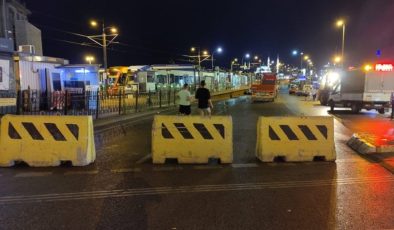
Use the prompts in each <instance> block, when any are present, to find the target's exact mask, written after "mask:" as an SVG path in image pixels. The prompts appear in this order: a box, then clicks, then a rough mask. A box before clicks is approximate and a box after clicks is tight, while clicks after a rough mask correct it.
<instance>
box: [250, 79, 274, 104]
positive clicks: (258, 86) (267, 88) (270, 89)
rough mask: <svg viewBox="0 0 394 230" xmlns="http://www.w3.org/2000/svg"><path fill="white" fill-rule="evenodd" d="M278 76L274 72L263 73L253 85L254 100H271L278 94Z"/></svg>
mask: <svg viewBox="0 0 394 230" xmlns="http://www.w3.org/2000/svg"><path fill="white" fill-rule="evenodd" d="M277 91H278V87H277V77H276V74H274V73H263V75H262V76H261V78H260V79H257V81H256V82H254V84H252V86H251V92H252V101H253V102H254V101H271V102H273V101H274V100H275V98H276V96H277Z"/></svg>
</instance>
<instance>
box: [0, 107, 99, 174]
mask: <svg viewBox="0 0 394 230" xmlns="http://www.w3.org/2000/svg"><path fill="white" fill-rule="evenodd" d="M95 159H96V150H95V144H94V133H93V120H92V117H90V116H15V115H6V116H4V117H3V118H2V119H1V130H0V166H1V167H10V166H13V165H14V164H15V162H19V161H23V162H25V163H27V164H28V165H29V166H33V167H44V166H58V165H60V164H61V163H62V162H71V163H72V165H73V166H85V165H88V164H90V163H92V162H94V161H95Z"/></svg>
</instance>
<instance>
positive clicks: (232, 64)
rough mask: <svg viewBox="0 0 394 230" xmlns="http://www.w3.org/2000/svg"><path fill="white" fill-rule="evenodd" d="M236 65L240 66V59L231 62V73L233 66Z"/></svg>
mask: <svg viewBox="0 0 394 230" xmlns="http://www.w3.org/2000/svg"><path fill="white" fill-rule="evenodd" d="M234 65H239V64H238V58H234V60H233V61H231V68H230V72H233V66H234Z"/></svg>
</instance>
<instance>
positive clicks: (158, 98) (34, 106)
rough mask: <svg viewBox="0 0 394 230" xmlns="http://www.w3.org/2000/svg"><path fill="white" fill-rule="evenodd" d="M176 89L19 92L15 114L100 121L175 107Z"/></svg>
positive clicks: (176, 101) (176, 100)
mask: <svg viewBox="0 0 394 230" xmlns="http://www.w3.org/2000/svg"><path fill="white" fill-rule="evenodd" d="M178 91H179V89H174V88H169V89H165V88H162V89H158V91H156V92H147V93H139V92H137V91H134V92H127V93H126V92H125V91H119V93H118V94H112V95H110V94H104V93H103V92H102V91H85V92H70V91H67V90H66V91H55V92H52V93H48V92H41V91H39V90H24V91H22V92H19V93H18V103H17V108H16V113H17V114H22V115H91V116H93V118H95V119H97V118H101V117H107V116H114V115H125V114H130V113H136V112H141V111H147V110H151V109H158V108H167V107H174V106H176V105H177V103H178V98H177V94H178Z"/></svg>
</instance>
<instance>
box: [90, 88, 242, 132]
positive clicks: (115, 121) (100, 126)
mask: <svg viewBox="0 0 394 230" xmlns="http://www.w3.org/2000/svg"><path fill="white" fill-rule="evenodd" d="M244 90H245V88H240V89H233V90H226V91H222V92H216V93H212V97H217V96H221V95H227V94H232V93H238V92H242V91H244ZM236 96H239V95H238V94H236ZM226 99H228V98H218V99H217V100H215V101H221V100H226ZM177 109H178V106H177V105H173V106H170V107H164V108H155V109H152V110H149V111H144V112H138V113H131V114H127V115H119V116H109V117H106V118H99V119H98V120H94V122H93V123H94V129H95V131H98V132H100V131H101V130H104V129H107V128H109V127H113V126H115V127H116V126H119V125H122V124H124V123H127V122H128V121H131V120H136V119H139V118H142V117H146V116H151V115H154V114H157V113H161V112H167V111H175V110H177Z"/></svg>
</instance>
